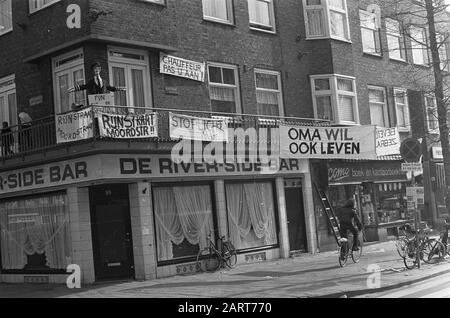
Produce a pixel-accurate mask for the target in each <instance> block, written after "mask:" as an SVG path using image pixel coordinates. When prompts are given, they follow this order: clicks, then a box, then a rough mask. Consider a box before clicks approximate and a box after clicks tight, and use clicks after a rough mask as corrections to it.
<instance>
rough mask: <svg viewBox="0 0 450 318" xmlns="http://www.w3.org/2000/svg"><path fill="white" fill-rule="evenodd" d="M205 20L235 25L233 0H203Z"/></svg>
mask: <svg viewBox="0 0 450 318" xmlns="http://www.w3.org/2000/svg"><path fill="white" fill-rule="evenodd" d="M203 18H204V19H207V20H212V21H217V22H224V23H228V24H233V22H234V21H233V7H232V2H231V0H203Z"/></svg>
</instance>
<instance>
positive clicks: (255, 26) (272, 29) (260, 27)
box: [247, 0, 276, 33]
mask: <svg viewBox="0 0 450 318" xmlns="http://www.w3.org/2000/svg"><path fill="white" fill-rule="evenodd" d="M250 1H255V2H257V1H262V2H267V3H268V7H269V12H268V14H269V19H270V23H271V25H265V24H261V23H258V22H253V21H252V20H251V18H250V4H249V3H250ZM247 4H248V23H249V25H250V29H252V30H257V31H263V32H268V33H276V21H275V8H274V0H247Z"/></svg>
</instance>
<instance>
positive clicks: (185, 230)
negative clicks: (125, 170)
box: [153, 185, 214, 261]
mask: <svg viewBox="0 0 450 318" xmlns="http://www.w3.org/2000/svg"><path fill="white" fill-rule="evenodd" d="M153 201H154V211H155V213H154V214H155V224H156V242H157V251H158V261H170V260H176V259H182V258H186V257H195V256H196V255H197V253H198V251H199V249H203V248H205V247H206V246H208V242H209V240H208V235H209V234H211V235H212V238H214V224H213V212H212V200H211V187H210V186H209V185H189V186H188V185H182V186H168V187H165V186H161V187H155V188H154V189H153Z"/></svg>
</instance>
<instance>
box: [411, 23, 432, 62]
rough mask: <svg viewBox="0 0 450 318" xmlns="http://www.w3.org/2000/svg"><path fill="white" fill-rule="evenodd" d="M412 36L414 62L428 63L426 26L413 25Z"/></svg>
mask: <svg viewBox="0 0 450 318" xmlns="http://www.w3.org/2000/svg"><path fill="white" fill-rule="evenodd" d="M410 37H411V51H412V52H411V53H412V58H413V63H414V64H418V65H428V63H429V57H428V45H427V43H428V42H427V30H426V29H425V28H420V27H415V26H412V27H411V28H410Z"/></svg>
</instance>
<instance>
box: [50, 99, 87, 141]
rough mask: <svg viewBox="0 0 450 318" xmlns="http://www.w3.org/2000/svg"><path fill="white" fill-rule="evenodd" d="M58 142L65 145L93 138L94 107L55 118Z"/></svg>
mask: <svg viewBox="0 0 450 318" xmlns="http://www.w3.org/2000/svg"><path fill="white" fill-rule="evenodd" d="M55 122H56V142H57V143H65V142H72V141H77V140H83V139H88V138H92V137H93V125H92V107H89V108H86V109H83V110H80V111H76V112H70V113H65V114H59V115H56V116H55Z"/></svg>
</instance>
